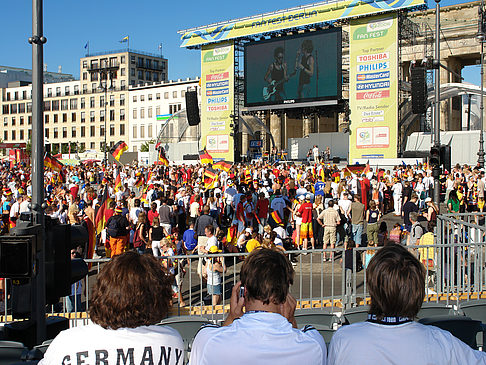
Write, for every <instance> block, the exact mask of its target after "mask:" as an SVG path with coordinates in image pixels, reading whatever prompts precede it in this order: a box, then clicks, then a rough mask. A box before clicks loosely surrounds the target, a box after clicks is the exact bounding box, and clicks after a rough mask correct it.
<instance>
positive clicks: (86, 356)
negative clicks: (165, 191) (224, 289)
mask: <svg viewBox="0 0 486 365" xmlns="http://www.w3.org/2000/svg"><path fill="white" fill-rule="evenodd" d="M171 297H172V290H171V279H170V278H169V277H168V275H167V274H166V273H164V271H162V268H161V265H160V263H159V261H158V260H157V259H156V258H154V257H153V256H151V255H139V254H137V253H135V252H132V251H130V252H126V253H124V254H122V255H119V256H116V257H114V258H113V260H111V261H109V262H108V263H106V264H105V266H104V267H103V270H102V271H101V273H100V274H99V276H98V280H97V282H96V284H95V287H94V290H93V294H92V296H91V298H90V299H91V303H90V310H89V314H90V319H91V321H92V322H93V323H92V324H89V325H86V326H78V327H73V328H70V329H68V330H66V331H62V332H61V333H60V334H59V335H57V337H56V338H55V339H54V341H53V342H52V343H51V345H50V346H49V348H48V349H47V352H46V353H45V355H44V358H43V359H42V360H41V361H40V364H41V365H51V364H52V365H54V364H55V365H57V364H75V363H79V364H81V363H84V364H117V363H126V364H128V363H132V364H135V363H136V364H140V363H144V362H151V363H155V364H158V363H164V364H182V362H183V360H184V344H183V342H182V338H181V336H180V335H179V333H178V332H177V331H176V330H174V329H172V328H170V327H167V326H157V325H156V324H157V323H159V322H160V321H161V320H162V319H164V318H165V317H166V316H167V313H168V311H169V306H170V301H171Z"/></svg>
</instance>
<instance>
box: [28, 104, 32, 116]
mask: <svg viewBox="0 0 486 365" xmlns="http://www.w3.org/2000/svg"><path fill="white" fill-rule="evenodd" d="M27 113H32V103H31V102H28V103H27Z"/></svg>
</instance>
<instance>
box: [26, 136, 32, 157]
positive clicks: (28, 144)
mask: <svg viewBox="0 0 486 365" xmlns="http://www.w3.org/2000/svg"><path fill="white" fill-rule="evenodd" d="M25 153H26V154H27V155H29V156H32V140H30V139H28V140H27V142H25Z"/></svg>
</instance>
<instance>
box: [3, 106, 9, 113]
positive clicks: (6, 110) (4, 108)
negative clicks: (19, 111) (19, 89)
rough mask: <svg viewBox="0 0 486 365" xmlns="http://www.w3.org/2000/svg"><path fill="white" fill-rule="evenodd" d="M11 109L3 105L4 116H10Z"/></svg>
mask: <svg viewBox="0 0 486 365" xmlns="http://www.w3.org/2000/svg"><path fill="white" fill-rule="evenodd" d="M8 111H9V108H8V105H3V114H8Z"/></svg>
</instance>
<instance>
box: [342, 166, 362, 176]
mask: <svg viewBox="0 0 486 365" xmlns="http://www.w3.org/2000/svg"><path fill="white" fill-rule="evenodd" d="M365 169H366V165H348V166H346V167H345V168H344V176H351V175H352V174H355V175H358V176H361V174H362V173H363V171H364V170H365Z"/></svg>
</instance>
